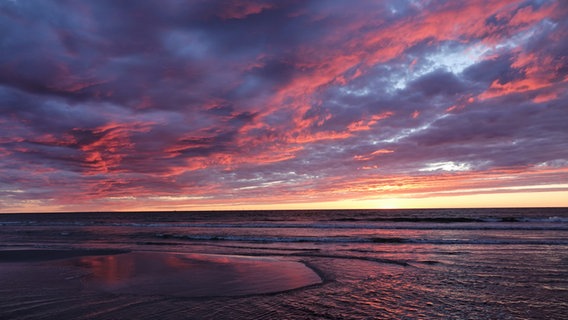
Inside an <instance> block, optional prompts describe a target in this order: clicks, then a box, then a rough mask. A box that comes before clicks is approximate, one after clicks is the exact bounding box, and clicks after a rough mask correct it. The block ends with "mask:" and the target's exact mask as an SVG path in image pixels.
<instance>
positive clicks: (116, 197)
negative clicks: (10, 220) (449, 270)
mask: <svg viewBox="0 0 568 320" xmlns="http://www.w3.org/2000/svg"><path fill="white" fill-rule="evenodd" d="M567 16H568V7H567V6H566V5H565V3H564V2H563V1H559V0H551V1H515V0H511V1H497V0H486V1H462V2H439V1H433V2H416V1H409V2H401V1H380V2H377V1H359V2H357V3H353V2H349V1H342V0H337V1H336V0H334V1H319V0H311V1H261V0H229V1H193V2H179V1H161V2H155V1H119V2H117V1H110V0H108V1H107V0H100V1H99V0H97V1H82V2H75V1H59V2H25V1H18V2H9V1H8V2H2V3H0V17H2V18H0V30H2V31H0V36H1V39H2V44H1V46H2V55H0V133H1V134H0V160H1V161H0V205H2V207H6V208H11V209H10V210H15V211H18V210H20V211H21V210H25V208H31V209H30V210H40V208H41V207H42V206H47V207H48V208H55V209H54V210H65V209H66V208H67V209H73V208H92V209H96V208H112V207H113V205H120V206H123V207H124V208H129V207H132V206H133V204H132V203H133V202H134V201H138V202H139V203H145V201H147V202H148V203H149V204H153V205H156V206H159V207H160V208H161V207H162V206H163V205H164V201H166V199H170V200H171V201H174V202H175V203H176V206H178V205H179V206H180V207H182V206H183V205H184V204H185V205H188V206H190V205H191V206H194V205H196V204H204V205H206V206H213V207H214V206H216V205H227V204H228V203H231V202H232V201H235V202H239V203H245V202H247V201H256V202H258V203H263V204H266V203H290V202H302V201H325V200H329V199H330V198H332V199H343V198H345V199H358V198H361V199H362V198H368V197H369V196H371V195H373V194H375V195H376V196H377V197H379V196H380V197H388V196H389V195H397V196H399V195H406V196H409V197H410V196H412V197H422V196H427V195H430V194H438V193H444V192H450V193H451V192H454V191H455V192H462V191H463V192H466V191H464V190H466V189H467V190H470V191H467V192H474V191H471V190H475V189H479V190H488V189H491V188H510V187H519V186H524V187H527V188H528V187H531V186H534V185H538V186H541V185H546V184H552V183H556V182H557V180H558V178H557V177H555V175H557V176H559V177H563V176H564V175H565V171H566V170H567V167H566V164H567V163H568V162H567V161H568V160H567V159H568V154H567V153H566V152H565V151H564V150H568V146H567V143H566V141H568V137H567V133H566V130H565V125H564V122H563V120H564V119H567V118H568V114H566V112H567V111H566V108H565V106H566V104H567V102H568V95H567V94H566V92H568V91H567V90H566V88H567V86H568V84H567V82H568V78H567V74H568V69H567V67H566V66H567V65H568V61H567V58H566V57H567V56H568V55H567V51H568V45H567V44H566V41H564V39H565V38H566V36H568V35H567V31H566V30H567V22H566V21H568V19H566V17H567ZM499 177H503V179H499ZM491 179H493V180H492V181H489V180H491ZM72 186H74V187H72ZM480 192H481V191H480ZM483 192H485V191H483ZM157 199H158V200H157ZM172 199H177V200H172ZM166 202H167V201H166ZM81 206H82V207H81ZM34 208H35V209H34Z"/></svg>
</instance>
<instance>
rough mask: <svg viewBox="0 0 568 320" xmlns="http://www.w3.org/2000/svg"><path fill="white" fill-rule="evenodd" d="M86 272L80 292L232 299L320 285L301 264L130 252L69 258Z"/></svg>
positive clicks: (228, 257) (272, 260)
mask: <svg viewBox="0 0 568 320" xmlns="http://www.w3.org/2000/svg"><path fill="white" fill-rule="evenodd" d="M66 264H67V265H71V266H74V267H80V268H82V269H84V270H86V271H87V272H88V273H89V276H87V277H85V278H84V280H83V285H84V286H85V289H92V290H102V291H108V292H113V293H125V294H136V295H167V296H183V297H204V296H235V295H249V294H261V293H271V292H279V291H285V290H291V289H296V288H300V287H304V286H307V285H312V284H316V283H320V282H321V279H320V278H319V276H318V275H317V274H315V273H314V272H313V271H312V270H311V269H309V268H308V267H306V266H305V265H304V264H302V263H299V262H295V261H287V260H279V259H273V258H256V257H255V258H250V257H242V256H218V255H202V254H169V253H153V252H132V253H127V254H120V255H109V256H90V257H81V258H77V259H71V260H67V261H66Z"/></svg>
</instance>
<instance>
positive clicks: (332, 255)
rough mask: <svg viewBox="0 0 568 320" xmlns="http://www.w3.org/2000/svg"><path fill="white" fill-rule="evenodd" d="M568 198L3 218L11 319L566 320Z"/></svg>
mask: <svg viewBox="0 0 568 320" xmlns="http://www.w3.org/2000/svg"><path fill="white" fill-rule="evenodd" d="M567 315H568V208H530V209H528V208H525V209H513V208H511V209H429V210H418V209H416V210H321V211H233V212H230V211H223V212H129V213H126V212H100V213H57V214H56V213H52V214H3V215H0V318H1V319H566V316H567Z"/></svg>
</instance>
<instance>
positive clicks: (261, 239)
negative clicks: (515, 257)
mask: <svg viewBox="0 0 568 320" xmlns="http://www.w3.org/2000/svg"><path fill="white" fill-rule="evenodd" d="M156 237H158V238H163V239H170V238H176V239H180V240H190V241H212V242H223V241H229V242H255V243H331V244H332V243H377V244H440V245H444V244H448V245H456V244H461V245H568V240H557V239H539V240H535V239H475V240H472V239H416V238H397V237H368V238H365V237H340V236H339V237H270V236H243V235H238V236H233V235H231V236H229V235H181V234H156Z"/></svg>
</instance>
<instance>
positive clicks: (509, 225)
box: [0, 217, 568, 231]
mask: <svg viewBox="0 0 568 320" xmlns="http://www.w3.org/2000/svg"><path fill="white" fill-rule="evenodd" d="M515 219H516V220H515V221H513V220H510V219H509V220H507V219H505V220H504V219H503V218H501V219H500V220H491V219H485V220H484V221H483V222H479V223H463V221H462V223H439V222H433V221H439V220H436V219H422V220H425V221H422V223H416V221H414V220H412V222H411V221H407V220H405V221H384V222H382V223H378V222H376V221H370V222H365V221H358V222H345V221H343V222H340V223H337V222H335V223H266V222H259V223H246V222H245V223H138V222H123V223H116V222H89V221H84V222H83V221H74V222H36V221H22V222H0V226H10V227H18V226H20V227H126V228H188V229H189V228H191V229H196V228H197V229H354V230H363V229H367V230H554V231H563V230H566V231H568V218H561V217H550V218H541V219H536V218H515ZM460 221H461V220H460Z"/></svg>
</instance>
